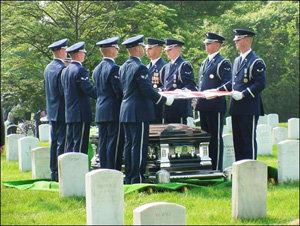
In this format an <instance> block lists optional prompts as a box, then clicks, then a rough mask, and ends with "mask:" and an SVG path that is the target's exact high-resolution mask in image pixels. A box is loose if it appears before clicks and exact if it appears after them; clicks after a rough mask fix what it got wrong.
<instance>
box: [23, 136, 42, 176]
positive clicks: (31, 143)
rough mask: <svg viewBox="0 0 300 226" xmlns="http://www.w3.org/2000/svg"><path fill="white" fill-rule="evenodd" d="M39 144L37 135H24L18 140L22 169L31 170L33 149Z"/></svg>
mask: <svg viewBox="0 0 300 226" xmlns="http://www.w3.org/2000/svg"><path fill="white" fill-rule="evenodd" d="M38 146H39V139H38V138H36V137H22V138H20V139H19V140H18V158H19V169H20V170H21V171H30V170H31V153H30V152H31V149H33V148H37V147H38Z"/></svg>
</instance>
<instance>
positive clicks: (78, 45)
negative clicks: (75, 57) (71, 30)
mask: <svg viewBox="0 0 300 226" xmlns="http://www.w3.org/2000/svg"><path fill="white" fill-rule="evenodd" d="M84 45H85V42H77V43H75V44H74V45H72V46H70V47H68V48H67V50H66V51H67V52H68V53H75V52H78V51H80V52H84V53H86V50H85V49H84Z"/></svg>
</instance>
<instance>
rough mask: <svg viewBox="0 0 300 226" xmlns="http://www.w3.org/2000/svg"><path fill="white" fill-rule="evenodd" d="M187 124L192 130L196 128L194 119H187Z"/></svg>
mask: <svg viewBox="0 0 300 226" xmlns="http://www.w3.org/2000/svg"><path fill="white" fill-rule="evenodd" d="M186 124H187V125H188V126H189V127H192V128H194V127H195V124H194V119H193V118H192V117H187V118H186Z"/></svg>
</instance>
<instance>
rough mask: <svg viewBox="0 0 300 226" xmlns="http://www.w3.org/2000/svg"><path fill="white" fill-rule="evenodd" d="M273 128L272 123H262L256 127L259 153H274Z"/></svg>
mask: <svg viewBox="0 0 300 226" xmlns="http://www.w3.org/2000/svg"><path fill="white" fill-rule="evenodd" d="M271 131H272V128H271V126H270V125H265V124H261V125H258V126H257V128H256V142H257V154H259V155H272V150H273V144H272V132H271Z"/></svg>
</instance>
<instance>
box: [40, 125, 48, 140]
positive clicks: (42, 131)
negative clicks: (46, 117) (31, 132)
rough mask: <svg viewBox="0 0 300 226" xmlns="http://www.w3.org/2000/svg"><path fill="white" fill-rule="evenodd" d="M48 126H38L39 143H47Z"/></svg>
mask: <svg viewBox="0 0 300 226" xmlns="http://www.w3.org/2000/svg"><path fill="white" fill-rule="evenodd" d="M49 130H50V126H49V124H41V125H39V137H40V141H43V142H47V141H49Z"/></svg>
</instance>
